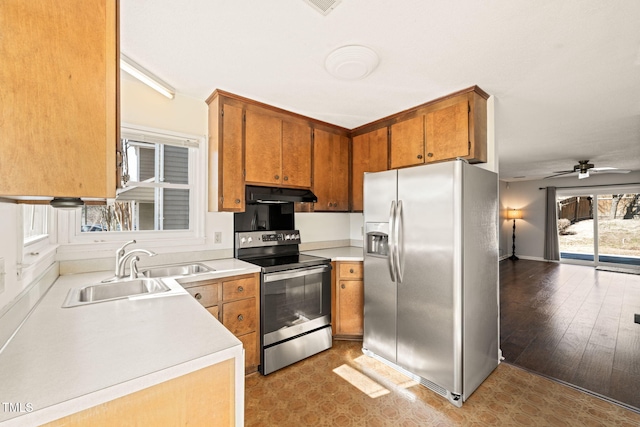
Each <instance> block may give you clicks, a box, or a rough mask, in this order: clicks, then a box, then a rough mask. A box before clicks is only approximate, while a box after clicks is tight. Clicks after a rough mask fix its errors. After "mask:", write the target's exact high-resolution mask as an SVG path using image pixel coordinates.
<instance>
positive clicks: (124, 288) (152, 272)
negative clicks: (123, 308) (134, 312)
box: [62, 263, 213, 307]
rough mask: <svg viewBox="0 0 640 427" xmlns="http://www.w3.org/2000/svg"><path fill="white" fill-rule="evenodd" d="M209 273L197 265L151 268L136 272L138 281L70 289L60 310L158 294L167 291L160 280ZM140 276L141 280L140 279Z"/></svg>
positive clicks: (117, 280)
mask: <svg viewBox="0 0 640 427" xmlns="http://www.w3.org/2000/svg"><path fill="white" fill-rule="evenodd" d="M209 271H213V269H212V268H209V267H207V266H206V265H204V264H200V263H189V264H174V265H166V266H159V267H151V268H148V269H145V270H142V271H140V273H139V277H137V278H134V279H130V278H127V279H116V280H114V281H112V282H108V283H99V284H95V285H89V286H84V287H82V288H73V289H71V290H70V291H69V293H68V294H67V298H66V299H65V301H64V304H63V305H62V307H76V306H80V305H86V304H94V303H98V302H105V301H113V300H118V299H124V298H129V297H133V296H143V295H151V294H158V293H162V292H167V291H170V290H171V288H170V287H169V286H167V284H165V283H164V282H163V281H162V280H160V278H162V277H175V278H180V277H186V276H192V275H195V274H200V273H207V272H209ZM140 276H142V277H140Z"/></svg>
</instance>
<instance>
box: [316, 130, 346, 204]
mask: <svg viewBox="0 0 640 427" xmlns="http://www.w3.org/2000/svg"><path fill="white" fill-rule="evenodd" d="M313 192H314V193H315V195H316V197H318V202H317V203H316V204H315V206H314V210H315V211H335V212H344V211H348V210H349V206H348V205H349V138H348V137H347V136H345V135H340V134H336V133H331V132H327V131H324V130H321V129H316V130H315V131H314V137H313Z"/></svg>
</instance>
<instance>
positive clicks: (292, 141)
mask: <svg viewBox="0 0 640 427" xmlns="http://www.w3.org/2000/svg"><path fill="white" fill-rule="evenodd" d="M245 149H246V157H245V168H246V181H247V182H249V183H252V184H264V185H278V186H287V187H306V188H310V187H311V127H310V126H309V125H308V124H307V123H303V122H297V121H296V122H294V121H287V120H283V119H281V118H280V117H278V116H276V115H273V114H270V113H269V112H267V111H265V112H257V111H254V110H247V112H246V142H245Z"/></svg>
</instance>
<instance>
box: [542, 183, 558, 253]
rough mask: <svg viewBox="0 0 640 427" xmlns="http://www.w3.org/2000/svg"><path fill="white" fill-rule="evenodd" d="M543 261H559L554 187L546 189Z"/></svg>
mask: <svg viewBox="0 0 640 427" xmlns="http://www.w3.org/2000/svg"><path fill="white" fill-rule="evenodd" d="M544 259H546V260H549V261H559V260H560V245H559V244H558V213H557V204H556V187H547V203H546V210H545V226H544Z"/></svg>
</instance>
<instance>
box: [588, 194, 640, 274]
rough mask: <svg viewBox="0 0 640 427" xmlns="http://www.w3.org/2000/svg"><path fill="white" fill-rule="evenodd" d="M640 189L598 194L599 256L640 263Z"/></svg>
mask: <svg viewBox="0 0 640 427" xmlns="http://www.w3.org/2000/svg"><path fill="white" fill-rule="evenodd" d="M639 197H640V193H635V194H633V193H626V194H623V193H619V194H602V195H598V224H597V225H598V241H597V248H598V260H599V262H600V263H616V264H629V265H639V266H640V212H639V207H638V198H639Z"/></svg>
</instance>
